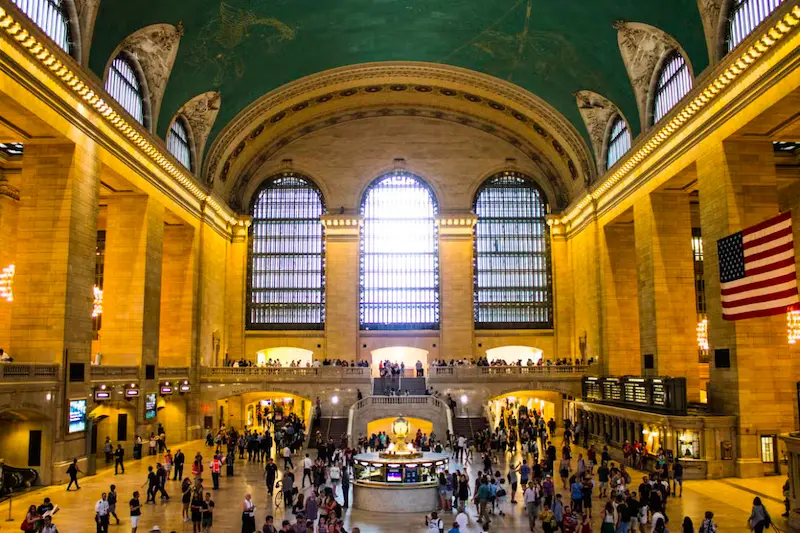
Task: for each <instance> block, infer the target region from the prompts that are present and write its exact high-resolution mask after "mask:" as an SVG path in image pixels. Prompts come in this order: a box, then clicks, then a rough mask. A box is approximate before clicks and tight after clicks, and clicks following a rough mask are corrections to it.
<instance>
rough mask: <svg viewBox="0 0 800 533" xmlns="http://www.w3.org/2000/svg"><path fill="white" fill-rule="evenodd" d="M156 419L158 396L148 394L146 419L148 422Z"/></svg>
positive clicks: (145, 399) (145, 408)
mask: <svg viewBox="0 0 800 533" xmlns="http://www.w3.org/2000/svg"><path fill="white" fill-rule="evenodd" d="M155 417H156V395H155V393H152V392H151V393H148V394H145V395H144V418H145V420H148V419H150V418H155Z"/></svg>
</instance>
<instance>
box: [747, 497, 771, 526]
mask: <svg viewBox="0 0 800 533" xmlns="http://www.w3.org/2000/svg"><path fill="white" fill-rule="evenodd" d="M748 521H749V523H750V529H751V530H752V531H754V532H755V533H762V532H763V531H764V528H766V527H769V526H770V525H771V524H772V519H771V518H770V516H769V513H768V512H767V508H766V507H764V505H763V504H762V503H761V498H759V497H758V496H756V497H755V498H753V510H752V511H751V512H750V518H749V519H748Z"/></svg>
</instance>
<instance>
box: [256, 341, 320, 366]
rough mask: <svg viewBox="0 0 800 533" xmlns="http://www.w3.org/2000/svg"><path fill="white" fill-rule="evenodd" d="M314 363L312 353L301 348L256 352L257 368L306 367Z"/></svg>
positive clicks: (269, 349) (281, 348) (268, 349)
mask: <svg viewBox="0 0 800 533" xmlns="http://www.w3.org/2000/svg"><path fill="white" fill-rule="evenodd" d="M313 362H314V352H312V351H311V350H304V349H303V348H291V347H288V346H286V347H280V348H266V349H264V350H259V351H258V352H256V364H257V365H258V366H282V367H291V366H298V367H308V366H311V365H312V363H313Z"/></svg>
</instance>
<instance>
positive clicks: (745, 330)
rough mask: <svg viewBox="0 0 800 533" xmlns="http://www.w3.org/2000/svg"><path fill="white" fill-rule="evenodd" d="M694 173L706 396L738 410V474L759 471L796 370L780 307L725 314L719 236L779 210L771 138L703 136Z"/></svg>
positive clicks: (789, 409) (789, 417) (782, 420)
mask: <svg viewBox="0 0 800 533" xmlns="http://www.w3.org/2000/svg"><path fill="white" fill-rule="evenodd" d="M697 178H698V184H699V189H700V222H701V226H702V231H703V248H704V261H703V268H704V270H705V281H706V286H705V287H706V306H707V312H708V331H709V348H710V354H711V365H710V369H709V372H710V378H711V380H710V383H709V403H710V405H711V408H712V409H713V411H714V412H715V413H722V414H728V415H734V416H736V417H737V418H736V420H737V423H738V428H737V430H736V432H735V433H736V443H735V446H734V449H735V451H736V455H737V459H736V473H735V475H736V476H738V477H750V476H756V475H758V476H760V475H763V472H764V465H763V464H762V462H761V458H760V441H759V433H760V432H761V431H771V432H772V433H776V432H777V433H782V432H787V431H790V430H793V429H794V416H793V410H794V407H793V406H794V402H795V401H796V400H795V396H794V395H793V394H789V391H793V390H795V381H796V379H797V376H796V373H795V372H794V371H793V367H792V360H791V357H790V352H789V349H788V344H787V338H786V316H785V315H784V314H780V315H776V316H771V317H763V318H752V319H748V320H741V321H735V322H731V321H725V320H723V319H722V304H721V297H720V283H719V258H718V255H717V240H718V239H721V238H723V237H726V236H727V235H730V234H731V233H734V232H736V231H740V230H742V229H745V228H747V227H750V226H752V225H755V224H757V223H759V222H762V221H764V220H767V219H769V218H771V217H774V216H776V215H777V214H778V198H777V187H776V177H775V163H774V153H773V148H772V143H771V142H769V141H768V140H766V141H725V142H711V141H709V142H706V143H704V145H703V151H702V154H701V157H699V158H698V160H697ZM794 217H795V219H797V217H798V214H796V213H795V215H794ZM716 350H729V354H730V368H727V367H726V365H722V364H720V363H722V362H723V361H722V359H723V357H719V355H721V354H715V351H716ZM718 364H719V366H718Z"/></svg>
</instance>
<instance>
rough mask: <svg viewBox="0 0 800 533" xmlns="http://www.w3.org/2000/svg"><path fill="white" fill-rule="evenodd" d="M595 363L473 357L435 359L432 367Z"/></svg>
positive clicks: (579, 360) (569, 360) (589, 362)
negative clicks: (510, 360) (446, 359)
mask: <svg viewBox="0 0 800 533" xmlns="http://www.w3.org/2000/svg"><path fill="white" fill-rule="evenodd" d="M592 363H594V357H589V359H588V361H584V359H583V358H577V359H566V358H561V359H556V360H554V361H551V360H550V359H546V360H545V359H541V358H540V359H539V360H537V361H534V360H533V359H530V358H529V359H527V360H525V361H524V362H523V360H522V359H517V360H516V361H512V362H508V361H506V360H505V359H499V358H498V359H492V360H491V361H489V359H488V358H486V357H477V358H475V357H473V358H471V359H466V358H462V359H450V360H449V361H445V360H444V359H434V360H433V361H431V366H435V367H446V366H465V367H471V366H572V365H591V364H592Z"/></svg>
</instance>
